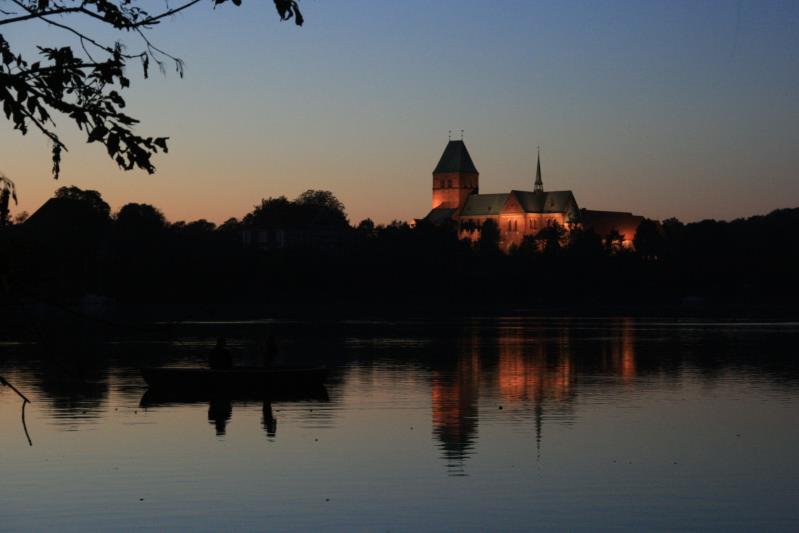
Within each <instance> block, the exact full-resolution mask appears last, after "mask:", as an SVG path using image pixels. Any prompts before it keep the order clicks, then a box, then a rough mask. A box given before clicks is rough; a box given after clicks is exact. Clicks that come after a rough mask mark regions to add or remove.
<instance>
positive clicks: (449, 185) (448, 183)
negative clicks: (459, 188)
mask: <svg viewBox="0 0 799 533" xmlns="http://www.w3.org/2000/svg"><path fill="white" fill-rule="evenodd" d="M447 187H449V188H450V189H451V188H452V180H447Z"/></svg>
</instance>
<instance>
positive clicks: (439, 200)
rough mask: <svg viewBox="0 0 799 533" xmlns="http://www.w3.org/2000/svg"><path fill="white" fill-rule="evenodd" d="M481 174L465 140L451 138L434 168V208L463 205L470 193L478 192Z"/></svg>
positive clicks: (456, 207)
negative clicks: (475, 165)
mask: <svg viewBox="0 0 799 533" xmlns="http://www.w3.org/2000/svg"><path fill="white" fill-rule="evenodd" d="M479 176H480V173H479V172H477V169H476V168H475V167H474V163H472V158H471V157H470V156H469V151H468V150H467V149H466V145H465V144H464V143H463V140H462V139H461V140H459V141H453V140H450V141H449V143H447V147H446V148H444V153H443V154H442V155H441V160H440V161H439V162H438V165H436V168H435V170H433V209H435V208H436V207H448V208H455V209H458V208H460V207H463V204H465V203H466V199H467V198H468V197H469V195H470V194H476V193H477V192H478V190H479V185H478V178H479Z"/></svg>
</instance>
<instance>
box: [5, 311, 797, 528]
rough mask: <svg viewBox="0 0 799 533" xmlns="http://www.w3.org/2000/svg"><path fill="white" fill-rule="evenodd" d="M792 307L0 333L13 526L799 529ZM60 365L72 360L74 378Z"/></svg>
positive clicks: (8, 516)
mask: <svg viewBox="0 0 799 533" xmlns="http://www.w3.org/2000/svg"><path fill="white" fill-rule="evenodd" d="M267 334H274V335H277V338H278V339H279V344H280V349H281V356H280V358H281V359H282V360H283V362H286V363H289V362H295V363H298V362H299V363H303V364H312V363H315V362H319V361H325V363H326V364H327V365H328V366H329V367H330V368H331V376H330V379H329V381H328V384H327V397H325V395H324V394H322V395H316V397H315V398H305V399H301V400H297V401H273V402H271V403H270V402H263V401H235V400H232V401H227V400H225V399H221V400H216V401H214V402H208V401H200V400H197V401H185V402H165V401H163V402H159V401H157V399H156V401H152V400H150V401H148V399H147V398H144V403H143V396H144V394H145V392H146V386H145V384H144V382H143V381H142V380H141V378H140V377H139V374H138V367H139V366H141V365H153V364H158V365H172V364H182V365H185V364H202V363H203V362H204V360H205V358H206V356H207V353H208V350H209V349H210V347H211V346H213V344H214V340H215V338H216V336H217V335H226V336H227V338H228V339H229V344H230V345H231V349H232V351H233V353H234V355H235V358H236V360H237V361H238V362H240V363H242V364H244V363H253V362H257V360H258V348H257V346H258V344H259V343H261V342H262V340H263V338H264V336H265V335H267ZM797 341H799V324H796V323H752V322H709V321H701V322H699V321H696V322H687V321H679V322H678V321H666V320H640V319H614V320H610V319H607V320H592V319H550V320H543V319H522V318H507V319H474V320H464V321H452V322H442V321H439V322H424V321H418V322H413V321H412V322H396V323H393V322H373V323H366V322H349V323H336V324H306V323H298V322H293V323H292V322H269V321H265V322H247V323H195V324H185V323H184V324H180V325H165V324H153V325H152V327H151V328H149V329H147V330H146V331H144V330H143V331H142V332H139V333H136V334H135V335H132V336H129V337H127V338H124V339H122V340H119V339H117V340H114V341H102V342H100V341H96V342H87V341H82V342H81V343H80V344H77V345H73V346H69V347H62V348H59V349H53V348H51V347H50V348H48V347H43V346H38V345H31V344H26V343H20V342H15V340H14V339H10V340H9V339H6V340H5V341H3V342H0V375H3V376H5V377H6V378H7V379H8V380H9V381H10V382H11V383H12V384H14V385H15V386H16V387H17V388H19V389H20V390H21V391H22V392H24V393H25V394H26V395H28V396H29V398H30V399H31V400H32V403H31V404H29V405H28V406H27V407H26V413H25V414H26V421H27V429H28V431H29V434H30V438H31V440H32V443H33V445H32V446H29V444H28V441H27V439H26V436H25V432H24V429H23V427H22V424H21V420H20V414H21V413H20V407H21V401H20V400H19V397H18V396H16V395H15V394H14V393H13V392H12V391H11V390H9V389H8V388H5V387H1V388H0V530H3V531H6V530H9V531H15V530H35V531H43V530H59V531H97V530H134V529H135V530H157V531H163V530H166V529H170V530H174V529H183V530H194V531H226V530H248V531H264V530H269V531H276V530H306V531H307V530H318V529H326V530H344V531H352V530H367V531H372V530H392V531H415V530H442V531H464V530H481V531H484V530H494V531H499V530H502V531H513V530H531V529H554V530H580V529H591V530H596V529H621V530H641V529H648V530H651V529H660V530H678V529H679V530H685V529H690V530H707V529H712V530H755V529H758V530H785V531H787V530H796V529H797V528H799V481H798V480H799V452H798V451H797V450H799V423H797V421H799V416H797V415H799V359H798V358H797V351H799V350H798V349H797V346H799V344H797ZM65 376H68V379H65Z"/></svg>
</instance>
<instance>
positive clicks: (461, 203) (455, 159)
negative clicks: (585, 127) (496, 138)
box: [422, 140, 642, 250]
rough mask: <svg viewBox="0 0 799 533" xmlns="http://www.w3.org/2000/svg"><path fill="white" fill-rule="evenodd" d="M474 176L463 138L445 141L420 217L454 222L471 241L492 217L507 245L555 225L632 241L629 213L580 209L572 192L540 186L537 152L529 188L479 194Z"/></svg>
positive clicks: (633, 218)
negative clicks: (424, 211)
mask: <svg viewBox="0 0 799 533" xmlns="http://www.w3.org/2000/svg"><path fill="white" fill-rule="evenodd" d="M479 178H480V173H479V172H478V171H477V168H476V167H475V165H474V162H473V161H472V158H471V156H470V155H469V151H468V150H467V149H466V145H465V144H464V142H463V140H454V141H453V140H450V141H449V143H447V146H446V148H445V149H444V153H443V154H442V155H441V159H440V160H439V162H438V165H436V168H435V170H433V205H432V210H431V211H430V212H429V213H428V214H427V216H426V217H424V219H422V220H424V221H427V222H430V223H433V224H444V223H454V224H456V225H457V227H458V231H459V235H460V237H461V238H468V239H471V240H477V239H479V238H480V234H481V231H482V227H483V225H484V224H485V222H486V221H487V220H492V221H493V222H494V223H495V224H496V225H497V228H498V229H499V235H500V243H499V245H500V247H501V248H502V249H504V250H507V249H509V248H510V247H511V246H514V245H515V246H518V245H520V244H521V242H522V240H523V239H524V238H525V237H526V236H535V235H537V234H538V233H539V232H540V231H541V230H542V229H544V228H547V227H548V226H555V225H558V226H560V227H561V228H563V230H564V231H565V232H566V233H568V232H569V231H571V230H572V229H575V228H578V227H582V228H586V229H593V230H594V231H595V232H596V233H597V234H599V235H600V236H601V237H603V238H604V237H607V236H608V235H610V234H612V233H613V232H614V230H615V231H616V232H618V234H619V235H620V236H621V239H622V244H623V245H624V246H631V245H632V241H633V237H634V236H635V231H636V230H637V228H638V224H639V223H640V221H641V219H642V217H640V216H636V215H633V214H632V213H625V212H617V211H592V210H588V209H580V208H579V207H578V205H577V200H576V199H575V198H574V194H573V193H572V191H545V190H544V182H543V179H542V176H541V156H540V154H539V156H538V161H537V165H536V173H535V181H534V183H533V190H532V191H516V190H512V191H510V192H507V193H499V194H480V179H479Z"/></svg>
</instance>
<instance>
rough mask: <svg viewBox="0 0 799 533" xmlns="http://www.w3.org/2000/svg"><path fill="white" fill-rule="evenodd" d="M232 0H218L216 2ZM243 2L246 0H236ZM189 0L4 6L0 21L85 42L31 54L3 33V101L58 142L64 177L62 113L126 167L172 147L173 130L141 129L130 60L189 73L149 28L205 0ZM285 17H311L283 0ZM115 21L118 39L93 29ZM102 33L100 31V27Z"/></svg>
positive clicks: (56, 167) (14, 118)
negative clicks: (128, 102) (132, 111)
mask: <svg viewBox="0 0 799 533" xmlns="http://www.w3.org/2000/svg"><path fill="white" fill-rule="evenodd" d="M227 1H228V0H213V6H214V7H215V6H217V5H219V4H224V3H226V2H227ZM230 1H231V2H232V3H233V4H234V5H236V6H238V5H241V0H230ZM199 2H200V0H188V1H185V2H184V3H182V4H180V5H178V6H175V7H170V6H169V4H167V5H166V7H165V9H164V10H161V11H158V12H149V11H146V10H145V9H143V7H142V6H141V4H143V3H144V2H141V1H140V0H10V2H8V3H9V4H12V5H13V6H14V10H13V11H8V10H0V28H2V27H3V26H6V25H11V24H14V25H22V24H26V23H29V22H40V23H44V24H47V25H48V26H50V27H52V28H57V29H59V30H62V31H63V32H65V33H66V34H69V35H71V36H73V37H77V38H78V40H79V42H80V48H79V49H75V48H73V47H72V46H56V45H53V46H47V45H44V44H41V45H40V46H37V49H38V55H39V57H37V58H35V59H30V58H26V57H23V56H22V54H20V53H19V52H18V51H17V49H16V48H14V47H13V46H12V43H10V42H9V41H8V40H6V39H5V38H4V37H3V35H2V33H0V103H2V107H3V113H4V114H5V116H6V119H8V120H9V121H10V122H11V124H12V126H13V128H14V129H16V130H18V131H19V132H20V133H22V134H23V135H25V134H27V133H28V131H29V130H30V129H31V128H33V129H36V130H38V131H39V132H41V133H42V134H44V135H45V136H46V137H47V138H48V139H49V140H50V142H51V144H52V163H53V166H52V173H53V177H54V178H58V176H59V173H60V170H61V157H62V153H63V152H64V151H66V150H67V147H66V146H65V145H64V143H63V141H62V140H61V138H60V137H59V135H58V134H57V132H56V122H55V118H54V116H60V117H64V118H67V119H68V120H69V121H71V122H72V123H74V124H75V125H76V126H77V127H78V128H79V129H80V130H81V131H83V132H84V133H85V134H86V140H87V142H89V143H94V142H97V143H100V144H102V145H104V146H105V149H106V152H107V153H108V156H109V157H110V158H111V159H113V160H114V161H115V162H116V163H117V165H119V167H120V168H122V169H124V170H130V169H132V168H140V169H143V170H146V171H147V172H149V173H152V172H154V171H155V166H154V165H153V163H152V161H151V158H152V156H153V155H154V154H156V153H158V152H159V151H162V152H166V151H167V139H168V138H167V137H145V136H140V135H138V134H136V133H135V132H134V127H135V126H136V124H137V123H138V122H139V121H138V120H137V119H136V118H134V117H133V116H131V115H129V114H127V113H126V112H125V111H124V109H125V100H124V98H123V97H122V95H121V94H120V93H121V92H123V91H124V90H125V89H127V88H129V87H130V78H129V77H128V76H127V75H126V68H127V66H128V62H129V61H132V60H134V61H138V62H140V65H141V68H142V71H143V74H144V77H145V78H147V77H148V76H149V71H150V70H149V69H150V62H151V61H152V62H153V63H155V64H156V65H157V66H158V68H159V69H160V70H161V71H162V72H164V71H165V65H166V62H171V63H173V64H174V66H175V69H176V70H177V72H178V73H179V74H180V75H181V77H182V75H183V68H184V65H183V61H182V60H181V59H179V58H177V57H175V56H173V55H171V54H169V53H168V52H165V51H164V50H162V49H160V48H158V47H157V46H156V45H155V44H153V43H152V42H151V41H150V39H149V38H148V37H147V31H148V30H149V29H151V28H153V27H154V26H155V25H157V24H160V23H161V22H163V21H164V20H165V19H167V18H168V17H170V16H172V15H174V14H176V13H179V12H181V11H183V10H185V9H188V8H189V7H191V6H193V5H195V4H197V3H199ZM275 7H276V9H277V12H278V15H279V16H280V18H281V20H288V19H292V18H293V19H294V21H295V23H296V24H297V25H301V24H302V23H303V17H302V14H301V13H300V11H299V8H298V6H297V3H296V2H295V1H294V0H275ZM98 23H99V24H100V26H101V27H105V28H107V29H111V30H112V31H113V32H114V34H115V35H117V36H118V39H117V40H113V41H107V40H103V39H101V38H100V37H97V36H96V35H94V36H93V35H90V34H89V33H88V32H87V30H86V29H84V28H89V27H93V28H96V27H98V26H97V24H98ZM98 33H99V32H98ZM126 36H133V37H135V38H137V39H138V42H139V50H138V51H136V52H134V53H131V52H129V51H128V48H127V46H126V43H123V41H122V38H123V37H126Z"/></svg>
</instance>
